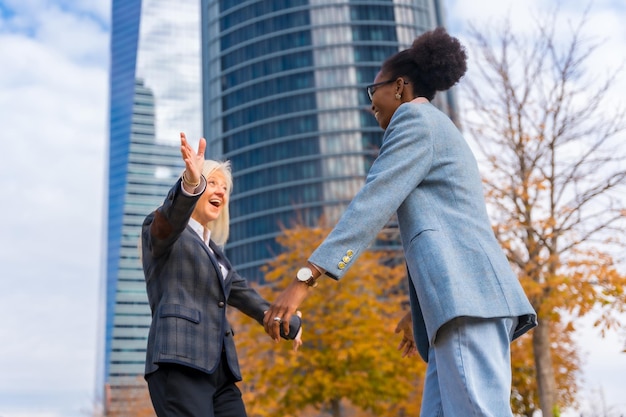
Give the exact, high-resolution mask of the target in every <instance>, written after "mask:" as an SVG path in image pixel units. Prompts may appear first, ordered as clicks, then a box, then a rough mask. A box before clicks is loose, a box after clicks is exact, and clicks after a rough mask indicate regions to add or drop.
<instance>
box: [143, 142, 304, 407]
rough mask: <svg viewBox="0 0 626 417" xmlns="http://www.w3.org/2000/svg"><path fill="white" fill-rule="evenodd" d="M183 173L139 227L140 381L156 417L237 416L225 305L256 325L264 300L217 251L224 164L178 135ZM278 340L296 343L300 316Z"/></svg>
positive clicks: (224, 229) (222, 227)
mask: <svg viewBox="0 0 626 417" xmlns="http://www.w3.org/2000/svg"><path fill="white" fill-rule="evenodd" d="M180 142H181V145H180V146H181V154H182V158H183V160H184V162H185V171H184V172H183V174H182V176H181V178H179V179H178V180H177V181H176V183H175V184H174V186H173V187H172V189H171V190H170V191H169V193H168V195H167V197H166V198H165V201H164V202H163V204H162V205H161V206H160V207H159V208H157V209H156V210H155V211H154V212H152V213H150V214H149V215H148V216H147V217H146V219H145V221H144V223H143V228H142V236H141V251H142V263H143V270H144V275H145V279H146V289H147V293H148V300H149V302H150V308H151V310H152V324H151V326H150V333H149V336H148V348H147V352H146V369H145V378H146V380H147V382H148V388H149V391H150V397H151V399H152V403H153V405H154V409H155V411H156V413H157V415H158V416H159V417H172V416H198V417H199V416H202V417H211V416H216V417H219V416H223V417H226V416H228V417H245V416H246V411H245V407H244V404H243V401H242V399H241V392H240V391H239V388H238V387H237V385H236V382H237V381H240V380H241V372H240V369H239V363H238V360H237V353H236V351H235V343H234V340H233V336H234V333H233V330H232V329H231V327H230V325H229V323H228V320H227V318H226V308H227V306H228V305H230V306H233V307H235V308H236V309H238V310H240V311H241V312H243V313H244V314H246V315H248V316H250V317H252V318H254V319H255V320H256V321H257V322H259V323H261V324H262V323H263V318H264V313H265V311H267V310H268V308H269V302H268V301H266V300H265V299H263V298H262V297H261V296H260V295H259V293H258V292H257V291H256V290H254V289H253V288H251V287H249V286H248V285H247V282H246V280H245V279H244V278H243V277H241V276H240V275H239V274H238V273H237V272H236V271H235V270H234V269H233V267H232V265H231V264H230V262H229V261H228V259H227V258H226V256H224V253H223V252H222V249H221V247H222V246H223V245H224V244H225V243H226V240H227V238H228V230H229V229H228V226H229V216H228V199H229V196H230V193H231V190H232V175H231V171H230V165H229V163H228V162H218V161H211V160H206V161H205V159H204V150H205V148H206V141H205V140H204V139H201V140H200V143H199V145H198V150H197V151H194V150H193V148H192V147H191V146H190V145H189V143H188V142H187V140H186V137H185V134H184V133H181V134H180ZM289 324H290V332H289V333H288V334H282V337H283V338H286V339H294V349H295V350H297V348H298V347H299V346H300V344H301V343H302V342H301V340H300V327H301V326H300V324H301V322H300V318H299V317H297V316H294V318H293V319H292V320H290V323H289Z"/></svg>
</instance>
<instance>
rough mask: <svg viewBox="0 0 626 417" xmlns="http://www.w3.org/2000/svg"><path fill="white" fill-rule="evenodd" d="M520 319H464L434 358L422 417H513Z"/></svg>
mask: <svg viewBox="0 0 626 417" xmlns="http://www.w3.org/2000/svg"><path fill="white" fill-rule="evenodd" d="M516 326H517V318H510V317H509V318H496V319H481V318H475V317H459V318H456V319H454V320H451V321H450V322H448V323H446V324H445V325H444V326H442V327H441V328H440V329H439V331H438V332H437V337H436V339H435V343H434V346H431V347H430V349H429V352H428V367H427V369H426V381H425V383H424V394H423V399H422V409H421V413H420V417H512V415H513V414H512V412H511V405H510V398H511V350H510V349H511V348H510V344H511V338H512V336H513V331H514V330H515V327H516Z"/></svg>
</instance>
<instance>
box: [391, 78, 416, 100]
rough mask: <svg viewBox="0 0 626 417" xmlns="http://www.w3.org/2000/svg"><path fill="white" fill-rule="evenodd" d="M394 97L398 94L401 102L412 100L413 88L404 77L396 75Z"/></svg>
mask: <svg viewBox="0 0 626 417" xmlns="http://www.w3.org/2000/svg"><path fill="white" fill-rule="evenodd" d="M395 85H396V97H398V96H400V98H399V99H400V100H402V101H403V102H406V101H411V100H413V88H411V84H410V83H409V81H408V80H406V79H405V78H404V77H398V78H397V79H396V84H395Z"/></svg>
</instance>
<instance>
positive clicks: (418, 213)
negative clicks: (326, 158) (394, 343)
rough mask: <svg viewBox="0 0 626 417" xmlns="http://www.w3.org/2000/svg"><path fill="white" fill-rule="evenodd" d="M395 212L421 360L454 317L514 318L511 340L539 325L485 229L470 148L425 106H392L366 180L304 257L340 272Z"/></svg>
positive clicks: (479, 185)
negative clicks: (515, 325) (441, 328)
mask: <svg viewBox="0 0 626 417" xmlns="http://www.w3.org/2000/svg"><path fill="white" fill-rule="evenodd" d="M394 213H397V215H398V223H399V228H400V235H401V238H402V245H403V248H404V255H405V258H406V263H407V267H408V272H409V276H410V281H409V284H410V285H409V287H410V298H411V311H412V316H413V326H414V333H415V339H416V343H417V346H418V351H419V353H420V355H421V356H422V358H424V359H425V360H426V358H427V357H428V347H429V345H431V344H432V343H433V342H434V340H435V337H436V335H437V331H438V329H439V328H440V327H441V326H442V325H443V324H445V323H446V322H448V321H450V320H451V319H454V318H456V317H461V316H471V317H481V318H495V317H518V318H519V324H518V326H517V329H516V331H515V333H514V336H513V338H514V339H515V338H517V337H519V336H521V335H522V334H523V333H525V332H526V331H528V330H529V329H531V328H532V327H534V326H536V324H537V320H536V313H535V311H534V310H533V307H532V306H531V304H530V302H529V301H528V298H527V297H526V295H525V294H524V291H523V289H522V287H521V285H520V283H519V280H518V279H517V277H516V276H515V274H514V273H513V271H512V269H511V267H510V265H509V263H508V260H507V258H506V256H505V255H504V252H503V250H502V248H501V247H500V246H499V244H498V241H497V240H496V238H495V236H494V233H493V230H492V229H491V224H490V221H489V218H488V215H487V210H486V207H485V202H484V195H483V188H482V183H481V178H480V174H479V171H478V166H477V163H476V160H475V158H474V155H473V154H472V152H471V150H470V148H469V146H468V145H467V143H466V142H465V140H464V139H463V137H462V135H461V133H460V132H459V130H458V129H457V128H456V126H454V124H453V123H452V122H451V120H450V118H449V117H448V116H447V115H446V114H445V113H443V112H441V111H440V110H439V109H437V108H436V107H435V106H433V105H432V104H430V103H426V104H416V103H405V104H402V105H401V106H400V107H399V108H398V109H397V110H396V112H395V114H394V115H393V117H392V119H391V122H390V124H389V126H388V127H387V130H386V131H385V134H384V136H383V143H382V146H381V148H380V153H379V155H378V157H377V158H376V160H375V162H374V164H373V165H372V167H371V169H370V171H369V173H368V175H367V179H366V181H365V185H364V186H363V188H362V189H361V190H360V191H359V192H358V193H357V195H356V196H355V197H354V199H353V200H352V202H351V203H350V205H349V206H348V208H347V209H346V211H345V213H344V214H343V215H342V217H341V219H340V220H339V222H338V223H337V225H336V226H335V228H334V229H333V231H332V232H331V233H330V234H329V235H328V237H327V238H326V239H325V240H324V242H323V243H322V244H321V245H320V246H319V247H318V248H317V249H316V250H315V251H314V252H313V254H312V255H311V257H310V258H309V261H310V262H312V263H313V264H316V265H318V266H320V267H322V268H324V269H325V270H326V271H327V274H329V275H330V276H332V277H333V278H335V279H341V278H342V277H343V275H344V274H345V273H346V272H347V271H348V269H349V268H350V266H351V265H352V264H353V263H354V262H355V260H356V258H357V257H358V256H359V255H360V254H361V253H362V252H363V251H364V250H366V249H367V247H368V246H369V245H370V244H371V242H372V241H373V240H374V238H375V237H376V235H377V234H378V232H379V231H380V230H381V229H382V227H383V226H384V225H385V224H386V223H387V221H388V220H389V219H390V218H391V216H392V215H393V214H394Z"/></svg>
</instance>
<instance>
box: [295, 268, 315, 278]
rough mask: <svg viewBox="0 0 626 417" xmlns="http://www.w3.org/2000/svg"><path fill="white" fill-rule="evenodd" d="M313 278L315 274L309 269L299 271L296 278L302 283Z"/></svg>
mask: <svg viewBox="0 0 626 417" xmlns="http://www.w3.org/2000/svg"><path fill="white" fill-rule="evenodd" d="M312 276H313V272H312V271H311V269H309V268H307V267H304V268H300V270H299V271H298V274H297V275H296V277H297V278H298V279H299V280H300V281H308V280H309V279H311V277H312Z"/></svg>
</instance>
